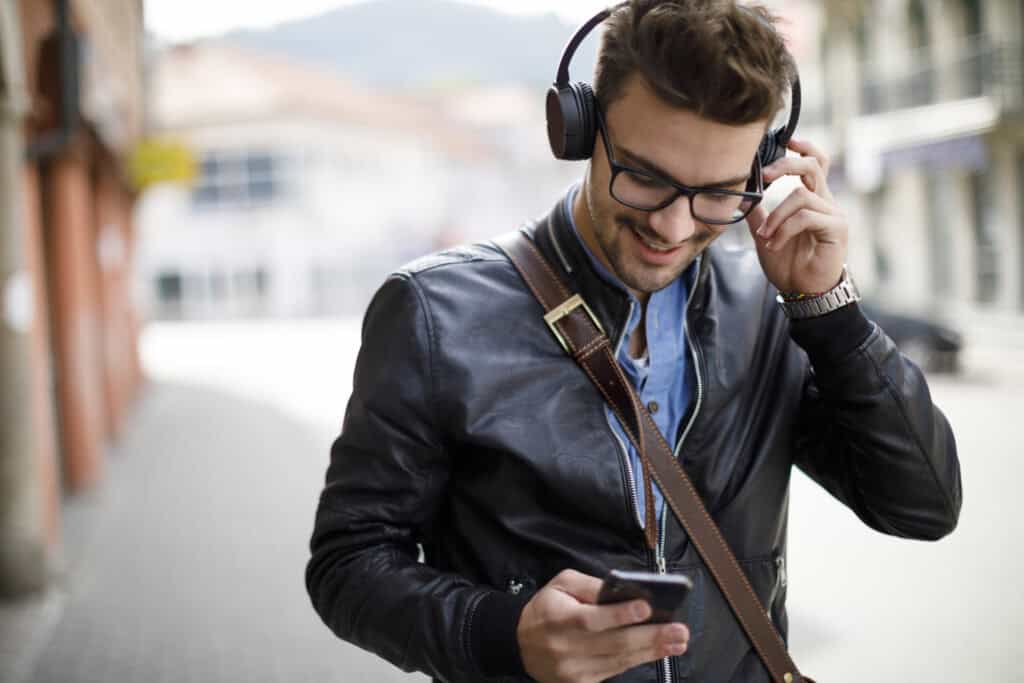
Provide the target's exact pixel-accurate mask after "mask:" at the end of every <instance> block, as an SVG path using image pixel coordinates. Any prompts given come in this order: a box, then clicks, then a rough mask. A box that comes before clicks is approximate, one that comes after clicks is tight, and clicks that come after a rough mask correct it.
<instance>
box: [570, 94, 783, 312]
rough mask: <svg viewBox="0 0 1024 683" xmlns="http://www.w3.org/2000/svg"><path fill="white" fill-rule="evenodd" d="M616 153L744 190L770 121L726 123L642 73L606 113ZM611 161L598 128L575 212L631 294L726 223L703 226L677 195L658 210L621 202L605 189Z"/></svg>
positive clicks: (682, 266)
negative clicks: (670, 100)
mask: <svg viewBox="0 0 1024 683" xmlns="http://www.w3.org/2000/svg"><path fill="white" fill-rule="evenodd" d="M605 123H606V128H607V131H608V135H609V141H610V143H611V147H612V155H613V156H614V158H615V160H616V161H617V162H618V163H620V164H623V165H626V166H630V167H632V168H637V169H640V170H645V171H653V172H654V173H655V174H657V175H659V176H662V177H665V178H668V179H671V180H675V181H676V182H678V183H680V184H683V185H688V186H691V187H694V186H699V187H704V186H718V187H721V188H722V189H727V190H743V189H744V187H745V186H746V178H747V177H748V176H749V174H750V167H751V161H752V160H753V159H754V155H755V154H756V152H757V147H758V144H759V143H760V141H761V137H762V136H763V135H764V132H765V129H766V126H767V124H768V122H767V121H758V122H754V123H751V124H745V125H742V126H729V125H725V124H721V123H715V122H713V121H709V120H707V119H702V118H700V117H699V116H697V115H696V114H694V113H692V112H689V111H686V110H683V109H677V108H674V107H672V106H670V105H668V104H665V103H664V102H662V101H661V100H660V99H658V97H657V95H655V93H654V92H653V91H652V90H651V89H650V87H649V86H648V85H647V84H646V82H645V81H644V80H643V79H642V78H641V77H639V76H634V77H633V78H632V79H631V80H630V81H629V83H628V84H627V87H626V88H625V90H624V94H623V96H622V97H620V98H619V99H618V100H616V101H615V102H613V103H612V104H611V106H610V107H609V108H608V111H606V112H605ZM610 178H611V167H610V166H609V164H608V157H607V154H606V153H605V146H604V143H603V141H602V140H601V138H600V133H599V134H598V138H597V140H596V144H595V146H594V155H593V157H592V160H591V162H590V166H589V168H588V170H587V175H586V178H585V179H584V184H583V191H582V192H580V193H579V195H578V196H577V199H576V205H575V206H574V208H573V213H574V217H575V219H576V224H577V227H578V229H579V231H580V234H581V236H582V237H583V239H584V241H585V242H587V245H588V246H589V247H590V250H591V251H592V252H593V253H594V254H596V255H597V256H598V258H599V259H600V260H601V261H602V262H604V264H605V265H606V266H608V267H609V268H610V269H611V270H612V271H613V272H614V273H615V274H616V275H618V277H619V279H620V280H622V282H623V283H625V285H626V286H627V287H629V288H630V290H632V291H633V292H634V294H636V295H638V296H640V297H641V298H643V297H645V296H646V295H647V294H650V293H651V292H655V291H657V290H659V289H663V288H664V287H667V286H668V285H669V284H670V283H671V282H672V281H673V280H675V279H676V278H677V277H678V276H679V275H680V273H682V272H683V271H684V270H686V268H687V267H688V266H689V265H690V264H691V263H692V262H693V259H694V258H695V257H696V256H697V254H699V253H700V252H701V251H703V250H704V249H706V248H707V247H708V245H710V244H711V243H712V242H713V241H714V240H715V238H717V237H718V235H720V234H722V233H723V232H724V231H725V230H726V229H727V228H728V226H721V225H710V226H709V225H705V224H703V223H699V222H697V221H695V219H694V218H693V215H692V214H691V213H690V200H689V198H687V197H684V196H680V197H679V198H678V199H676V201H675V202H673V203H672V204H670V205H669V206H667V207H665V208H663V209H660V210H658V211H652V212H648V211H640V210H637V209H632V208H629V207H627V206H624V205H622V204H620V203H619V202H618V201H616V200H615V198H613V197H612V196H611V194H610V192H609V186H608V182H609V179H610Z"/></svg>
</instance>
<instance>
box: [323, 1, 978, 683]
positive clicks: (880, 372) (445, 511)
mask: <svg viewBox="0 0 1024 683" xmlns="http://www.w3.org/2000/svg"><path fill="white" fill-rule="evenodd" d="M767 16H768V15H767V13H765V12H763V11H762V10H749V9H744V8H742V7H739V6H737V5H736V4H735V3H734V2H732V1H730V0H674V1H663V2H654V1H651V0H635V1H634V2H632V3H631V4H630V5H629V6H628V7H623V8H620V9H618V10H616V11H615V13H614V14H613V15H612V18H611V19H610V20H609V21H608V22H607V27H606V31H605V36H604V39H603V42H602V46H601V53H600V57H599V63H598V70H597V78H596V81H595V91H596V95H597V101H598V105H599V111H598V112H597V113H596V118H597V125H598V129H599V130H598V134H597V137H596V140H595V142H594V148H593V157H592V160H591V163H590V164H589V165H588V167H587V169H586V174H585V176H584V178H583V181H582V183H581V184H580V185H579V186H577V187H574V188H572V189H571V190H570V192H569V193H568V195H567V197H565V198H564V199H562V200H560V201H559V202H557V203H556V205H555V207H554V209H553V210H552V212H551V213H550V214H549V215H548V216H547V217H545V218H544V219H543V220H541V221H539V222H537V223H536V224H534V225H532V226H530V228H529V229H528V230H527V232H528V234H529V236H530V238H531V239H532V240H533V241H534V242H535V244H536V246H537V247H538V248H539V250H540V252H541V253H542V254H543V255H544V256H545V257H546V258H547V260H548V261H549V262H550V263H551V264H553V267H554V268H556V269H558V270H559V271H560V272H559V274H560V275H561V276H562V277H563V278H564V279H565V280H566V281H567V282H569V283H570V284H571V286H572V288H573V289H574V290H575V292H577V293H579V294H581V296H582V297H583V299H584V300H585V301H586V302H587V303H588V304H589V307H590V308H591V309H592V310H593V311H594V314H595V315H596V316H597V318H598V319H599V321H600V322H601V324H602V326H603V328H604V330H605V331H606V332H607V334H608V336H609V337H610V339H611V340H612V342H613V343H614V344H615V350H616V357H617V360H618V361H619V362H620V364H621V365H622V367H623V369H624V370H625V371H626V373H627V375H628V376H629V378H630V379H631V381H633V383H634V385H635V388H636V390H637V393H638V395H639V396H640V398H641V399H642V401H643V402H644V404H645V405H647V406H648V408H649V410H650V412H651V413H652V415H653V417H654V420H655V421H656V423H657V426H658V428H659V430H660V431H661V432H662V433H663V435H664V436H665V437H666V439H667V440H668V442H669V443H670V444H673V445H675V448H676V454H677V457H678V458H679V459H680V461H681V463H682V464H683V466H684V468H685V469H686V470H687V472H688V474H689V475H690V477H691V478H692V479H693V481H694V483H695V485H696V487H697V488H698V490H699V492H700V494H701V497H702V499H703V500H704V502H705V504H706V506H707V508H708V510H709V511H710V513H711V515H712V516H713V517H714V520H715V522H716V523H717V524H718V525H719V527H720V528H721V530H722V533H723V535H724V537H725V539H726V540H727V542H728V543H729V545H730V547H731V548H732V551H733V552H734V553H735V555H736V557H737V558H738V560H739V562H740V564H741V567H742V568H743V570H744V572H745V573H746V575H747V576H748V578H749V580H750V583H751V585H752V586H753V588H754V590H755V592H756V593H757V597H758V599H759V600H760V601H761V603H762V604H763V605H764V606H765V609H766V610H767V611H768V613H769V614H770V616H771V618H772V621H773V622H774V624H775V626H776V627H777V628H778V630H779V631H780V633H781V634H782V636H783V637H785V635H786V630H787V621H786V611H785V596H786V580H785V552H786V520H787V514H788V488H789V477H790V472H791V469H792V466H793V465H794V464H796V465H797V466H799V467H801V468H802V469H803V470H804V471H805V472H807V473H808V474H809V475H810V476H811V477H812V478H813V479H815V480H816V481H817V482H819V483H820V484H821V485H822V486H824V487H825V488H826V489H827V490H829V491H830V492H831V493H832V494H833V495H834V496H835V497H836V498H838V499H839V500H840V501H841V502H843V503H844V504H846V505H848V506H849V507H850V508H851V509H852V510H853V511H854V512H856V514H858V515H859V516H860V517H861V518H862V519H863V520H864V521H865V522H866V523H867V524H868V525H870V526H871V527H873V528H875V529H878V530H880V531H882V532H885V533H889V534H894V535H899V536H905V537H910V538H918V539H937V538H940V537H942V536H944V535H946V534H948V533H949V532H950V531H951V530H952V529H953V528H954V527H955V525H956V522H957V517H958V514H959V509H960V496H961V491H960V474H959V464H958V462H957V457H956V451H955V445H954V441H953V436H952V433H951V431H950V428H949V425H948V423H947V422H946V420H945V418H944V417H943V416H942V414H941V413H940V412H939V411H938V409H937V408H936V407H935V406H934V405H932V402H931V399H930V396H929V393H928V389H927V385H926V383H925V379H924V377H923V376H922V374H921V372H920V371H919V370H918V369H917V368H916V367H915V366H913V365H912V364H911V363H909V362H908V361H906V360H905V359H904V358H903V357H902V356H901V355H900V354H899V353H898V352H897V351H896V349H895V348H894V346H893V344H892V343H891V341H890V340H889V339H888V337H886V336H885V334H884V333H883V332H882V331H881V330H880V329H878V328H877V327H876V326H874V325H873V324H872V323H870V322H869V321H868V320H867V319H866V318H865V317H864V316H863V314H862V313H861V312H860V310H859V308H858V306H857V304H856V303H848V304H847V305H843V306H840V307H838V308H837V309H836V310H830V311H828V312H827V313H825V314H822V315H815V316H813V317H802V318H799V317H797V318H794V319H793V320H790V319H788V318H787V316H786V314H785V311H784V310H782V309H783V307H784V306H786V304H784V305H782V306H780V304H779V303H777V302H776V294H777V292H783V293H786V295H787V296H786V299H787V300H791V301H797V300H806V301H812V302H813V301H816V300H817V299H816V296H817V295H820V294H821V293H823V292H827V291H829V290H831V289H833V288H834V287H835V286H836V285H837V283H840V282H841V281H842V280H844V279H845V269H844V265H843V264H844V261H845V259H846V250H847V235H848V229H847V224H846V221H845V219H844V217H843V215H842V213H841V212H840V210H839V208H838V207H837V206H836V205H835V202H834V200H833V198H832V195H831V193H830V192H829V189H828V184H827V182H826V176H827V170H828V159H827V158H826V157H825V155H824V154H822V153H821V152H820V151H819V150H818V149H817V148H816V147H815V146H814V145H812V144H811V143H809V142H806V141H797V140H794V141H792V143H791V144H790V149H791V150H792V151H793V152H796V153H797V154H798V155H799V156H790V157H785V158H783V159H780V160H778V161H776V162H775V163H773V164H771V165H769V166H768V167H766V168H764V169H761V168H759V167H758V164H757V163H754V164H753V165H752V164H751V160H752V159H754V158H755V152H756V151H757V148H758V144H759V142H760V140H761V138H762V136H763V135H764V133H765V130H766V128H767V127H768V124H769V122H770V121H771V120H772V118H773V117H774V116H775V114H776V113H777V112H778V111H779V110H780V108H781V107H782V103H783V93H784V91H785V89H786V87H787V85H788V83H789V79H790V75H791V69H792V64H791V63H790V60H789V57H788V55H787V54H786V52H785V49H784V46H783V42H782V40H781V38H780V36H779V34H778V33H777V32H776V30H775V29H774V27H773V26H772V24H771V23H770V22H769V21H767V20H766V17H767ZM613 175H614V176H615V179H614V182H613V180H612V176H613ZM786 175H794V176H799V177H800V179H801V180H802V187H801V188H800V189H798V190H796V191H794V192H793V193H792V194H790V195H789V197H788V198H787V199H786V200H785V201H783V202H782V203H781V204H780V205H779V206H778V207H777V208H776V209H775V210H773V211H772V212H771V213H770V214H768V213H767V212H766V211H765V210H764V209H763V208H762V207H761V206H760V205H759V204H758V203H757V201H756V199H757V198H759V196H760V195H759V192H760V190H761V183H762V179H761V178H759V176H763V182H771V181H773V180H775V179H778V178H780V177H782V176H786ZM744 190H750V191H751V192H752V193H753V194H754V197H755V198H754V199H750V198H748V197H745V196H744V197H741V198H740V200H739V201H737V202H735V203H731V202H732V200H733V198H735V197H738V196H739V195H735V194H732V195H730V193H741V192H743V191H744ZM723 207H724V208H723ZM723 211H724V213H723ZM737 216H739V217H740V218H746V223H747V226H748V227H749V229H750V231H751V234H752V235H753V237H754V239H755V243H756V253H755V252H754V251H750V252H727V251H725V250H722V249H720V248H719V247H717V246H712V243H713V242H714V241H715V239H716V238H717V237H718V236H719V235H721V234H722V233H723V232H724V231H725V230H726V229H728V226H727V225H722V224H719V223H723V222H724V223H727V222H728V221H730V220H732V219H734V218H736V217H737ZM723 219H724V220H723ZM789 308H790V309H792V308H793V307H792V306H789ZM331 457H332V460H331V465H330V467H329V469H328V472H327V484H326V487H325V489H324V491H323V495H322V497H321V501H320V507H319V510H318V514H317V520H316V528H315V531H314V534H313V539H312V543H311V546H312V553H313V554H312V558H311V560H310V563H309V566H308V569H307V576H306V578H307V586H308V589H309V592H310V595H311V597H312V600H313V603H314V605H315V606H316V609H317V610H318V612H319V613H320V615H321V616H322V618H323V619H324V621H325V622H326V623H327V624H328V625H329V626H330V628H331V629H332V630H333V631H334V632H335V633H336V634H338V635H339V636H340V637H342V638H344V639H346V640H349V641H351V642H353V643H355V644H357V645H359V646H361V647H364V648H366V649H368V650H370V651H372V652H375V653H377V654H378V655H380V656H382V657H384V658H386V659H388V660H389V661H391V662H393V663H394V664H395V665H397V666H399V667H401V668H402V669H405V670H410V671H411V670H418V671H423V672H426V673H427V674H429V675H431V676H433V677H434V678H436V679H440V680H445V681H479V680H496V679H498V680H524V679H526V678H532V679H535V680H538V681H588V682H589V681H599V680H605V679H608V678H611V677H615V676H620V677H619V678H616V680H622V681H666V680H676V681H679V680H684V679H686V680H697V681H712V682H715V683H718V682H725V681H744V682H746V681H767V680H769V679H768V673H767V670H766V669H765V668H764V666H763V665H762V663H761V661H760V660H759V659H758V656H757V654H756V653H755V652H754V651H753V650H752V649H751V646H750V644H749V642H748V640H747V638H746V636H745V635H744V633H743V631H742V630H741V628H740V625H739V624H738V623H737V620H736V618H735V617H734V616H733V614H732V612H731V611H730V609H729V606H728V605H727V603H726V602H725V600H724V598H723V596H722V593H721V592H720V591H719V589H718V588H717V587H716V585H715V583H714V579H713V578H712V577H711V576H710V575H709V574H708V573H707V571H706V568H705V567H704V565H703V562H702V561H701V560H700V558H699V556H698V554H697V551H696V549H695V548H694V547H693V544H691V543H689V542H688V539H687V537H686V533H685V532H684V531H683V529H682V527H681V526H680V524H679V523H678V521H677V520H676V518H675V517H674V516H673V514H672V513H671V511H669V510H666V508H665V506H664V503H663V499H662V497H661V492H660V491H659V490H658V489H657V487H654V488H653V489H651V490H650V493H649V494H648V492H647V490H646V488H645V487H644V486H643V481H642V476H641V466H640V464H639V460H638V459H637V454H636V452H635V449H633V448H632V446H631V445H628V441H627V440H626V439H625V438H623V436H622V425H621V424H619V422H618V420H617V419H616V417H615V416H614V415H613V414H612V413H611V411H610V409H609V408H608V406H607V405H606V404H605V402H604V400H603V398H602V397H601V395H600V394H599V393H598V391H597V390H596V389H595V388H594V386H593V385H592V384H591V382H590V380H589V379H588V378H587V376H586V375H585V374H584V372H583V371H582V370H581V369H580V368H579V366H577V365H576V363H575V362H574V361H573V360H572V358H570V357H569V356H568V355H566V354H565V353H564V352H563V350H562V348H561V347H560V346H559V344H558V342H557V341H556V340H555V338H554V337H553V336H552V335H551V333H550V331H549V330H548V328H547V327H546V325H545V324H544V321H543V319H542V311H541V308H540V306H539V305H538V303H537V301H536V300H535V299H534V298H533V296H532V294H531V293H530V291H529V289H528V288H527V287H526V285H525V283H524V282H523V280H522V279H521V278H520V276H519V275H518V273H517V272H516V270H515V269H514V268H513V266H512V265H511V264H510V262H509V260H508V258H507V257H506V256H505V254H504V253H503V252H502V251H501V250H500V249H498V248H497V247H496V246H494V245H478V246H473V247H467V248H462V249H457V250H453V251H449V252H446V253H441V254H438V255H434V256H430V257H427V258H425V259H423V260H420V261H418V262H416V263H413V264H411V265H409V266H408V267H406V268H405V269H403V270H401V271H399V272H397V273H395V274H393V275H392V276H391V277H390V278H389V279H388V280H387V282H386V283H385V284H384V285H383V286H382V288H381V289H380V291H379V292H378V293H377V295H376V296H375V298H374V300H373V302H372V303H371V305H370V307H369V309H368V310H367V313H366V318H365V322H364V328H363V345H362V349H361V351H360V355H359V360H358V363H357V367H356V373H355V382H354V387H353V393H352V397H351V400H350V403H349V406H348V410H347V413H346V416H345V422H344V426H343V428H342V433H341V435H340V436H339V437H338V439H337V441H336V442H335V444H334V446H333V448H332V453H331ZM647 495H652V496H653V497H654V499H655V502H656V504H655V509H656V510H657V517H656V520H650V521H649V518H648V517H647V516H646V515H645V514H644V513H642V512H641V511H644V510H646V509H647V506H646V503H647V501H646V496H647ZM652 522H653V523H656V524H657V525H658V530H657V544H656V548H655V551H654V552H653V553H652V552H650V551H649V550H648V544H647V543H646V542H645V531H644V527H645V526H646V525H647V524H648V523H652ZM420 547H422V550H423V562H420V561H419V557H418V550H419V548H420ZM656 568H657V569H663V570H664V571H668V572H672V573H680V574H686V575H687V576H689V577H690V578H691V579H692V581H693V583H694V590H693V591H692V593H691V594H690V595H689V597H688V598H687V601H686V603H685V611H686V619H685V624H660V625H652V624H647V623H642V622H644V621H645V620H646V618H647V617H648V615H649V612H650V608H649V606H647V605H646V603H644V602H642V601H633V602H627V603H623V604H617V605H601V606H598V605H596V604H595V602H596V596H597V592H598V590H599V587H600V582H601V577H602V576H604V575H605V573H606V572H607V571H608V570H609V569H631V570H654V569H656Z"/></svg>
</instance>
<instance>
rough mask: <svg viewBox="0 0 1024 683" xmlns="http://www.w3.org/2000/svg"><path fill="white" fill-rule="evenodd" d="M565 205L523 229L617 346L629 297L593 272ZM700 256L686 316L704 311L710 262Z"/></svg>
mask: <svg viewBox="0 0 1024 683" xmlns="http://www.w3.org/2000/svg"><path fill="white" fill-rule="evenodd" d="M568 204H569V202H567V201H566V196H565V195H563V196H562V197H561V198H560V199H559V200H558V201H557V202H556V203H555V206H554V208H552V210H551V211H550V212H549V213H548V215H547V216H545V217H544V218H542V219H541V220H539V221H537V222H535V223H533V224H532V225H530V226H527V233H528V234H529V235H530V237H532V238H533V241H534V243H535V244H536V245H537V247H538V248H539V249H540V251H541V253H542V254H544V257H545V258H547V259H548V261H549V262H551V263H552V264H555V265H556V266H557V268H558V270H559V272H560V274H561V275H562V276H563V277H565V278H566V279H567V280H568V281H569V284H570V285H571V287H572V289H573V290H574V291H575V292H577V293H579V295H580V296H581V297H583V300H584V301H586V302H587V304H588V305H589V306H590V308H591V309H592V310H593V311H594V315H596V316H597V318H598V320H600V321H601V325H602V326H603V327H604V330H605V333H606V334H607V335H608V337H609V338H610V339H611V340H612V341H613V342H617V341H618V339H619V335H620V334H621V333H622V330H623V327H624V326H625V324H626V321H627V319H628V317H629V296H628V295H627V294H626V293H625V292H623V291H622V290H620V289H618V288H616V287H614V286H613V285H611V284H610V283H609V282H607V281H606V280H605V279H604V278H603V277H601V276H600V274H598V273H597V272H596V271H595V270H594V267H593V265H592V264H591V262H590V258H589V257H588V255H587V253H586V252H585V251H584V247H583V245H582V244H580V240H579V239H577V238H576V235H574V234H573V229H572V224H571V223H570V217H569V214H568V211H569V207H568ZM704 253H705V256H704V257H703V258H701V259H700V265H699V269H698V272H697V279H696V283H695V285H694V286H692V287H691V289H690V298H691V300H693V303H692V305H690V306H689V308H690V312H691V313H697V314H699V313H700V312H701V311H702V310H703V309H704V308H705V302H706V300H707V296H706V295H707V292H708V287H707V286H706V284H707V281H708V278H709V271H710V264H709V262H710V260H711V259H709V258H707V250H705V252H704ZM695 297H696V298H695Z"/></svg>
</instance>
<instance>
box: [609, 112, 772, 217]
mask: <svg viewBox="0 0 1024 683" xmlns="http://www.w3.org/2000/svg"><path fill="white" fill-rule="evenodd" d="M596 110H597V111H596V113H597V125H598V129H599V131H600V133H601V139H602V140H603V141H604V150H605V156H606V157H607V158H608V166H609V168H611V177H610V178H609V179H608V194H610V195H611V196H612V199H614V200H615V201H617V202H618V203H619V204H622V205H623V206H628V207H629V208H631V209H636V210H637V211H647V212H649V213H652V212H654V211H661V210H662V209H664V208H665V207H667V206H671V205H672V204H673V203H674V202H675V201H676V200H677V199H679V198H680V197H686V198H687V199H689V200H690V215H691V216H693V218H694V220H697V221H700V222H701V223H707V224H709V225H735V224H736V223H739V222H740V221H743V220H745V219H746V217H747V216H749V215H750V212H751V211H753V210H754V207H756V206H757V205H758V204H760V203H761V200H762V199H764V179H763V177H762V176H761V164H759V163H758V159H757V155H756V154H755V155H754V161H753V163H752V164H751V166H750V173H751V176H752V179H753V181H754V187H756V188H757V189H758V191H756V192H750V191H740V190H725V189H722V188H716V187H690V186H689V185H683V184H681V183H677V182H676V181H674V180H672V179H670V178H665V177H663V176H661V175H659V174H657V173H652V172H650V171H642V170H640V169H636V168H632V167H631V166H625V165H623V164H620V163H619V162H617V161H615V157H614V156H613V155H612V143H611V141H610V140H609V139H608V138H609V135H608V127H607V126H606V125H605V122H604V114H603V113H602V112H601V107H600V106H598V107H596ZM623 172H626V173H632V174H633V175H638V176H641V177H644V178H650V179H652V180H656V181H658V182H660V183H665V184H666V185H669V186H670V187H672V188H674V189H675V192H674V193H673V194H671V195H669V197H668V199H666V200H665V201H663V202H661V203H660V204H658V205H657V206H653V207H648V206H636V205H635V204H630V203H629V202H625V201H623V200H622V199H620V198H619V197H617V196H616V195H615V190H614V189H613V188H614V186H615V179H616V178H617V177H618V175H619V174H620V173H623ZM748 186H749V184H748ZM699 194H718V195H722V194H725V195H731V196H734V197H743V198H744V199H749V200H751V202H752V203H751V205H750V207H749V208H748V209H747V210H746V211H745V212H744V213H743V215H742V216H740V217H739V218H734V219H732V220H728V221H720V220H708V219H706V218H703V217H701V216H698V215H697V214H696V213H695V212H694V210H693V204H694V201H693V199H694V197H696V196H697V195H699Z"/></svg>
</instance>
